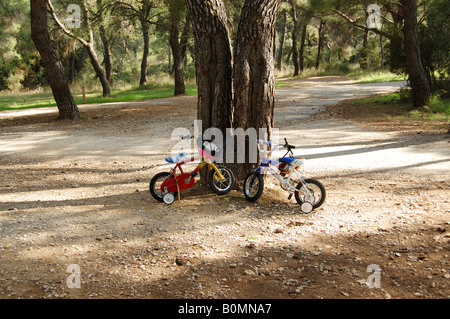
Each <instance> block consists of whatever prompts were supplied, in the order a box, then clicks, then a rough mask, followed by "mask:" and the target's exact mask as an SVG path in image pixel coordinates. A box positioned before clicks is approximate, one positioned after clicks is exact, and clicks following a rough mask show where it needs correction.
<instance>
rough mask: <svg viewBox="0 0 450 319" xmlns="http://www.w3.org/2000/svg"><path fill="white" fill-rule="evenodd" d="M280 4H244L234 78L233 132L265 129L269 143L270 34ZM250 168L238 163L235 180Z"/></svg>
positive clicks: (274, 0) (264, 0)
mask: <svg viewBox="0 0 450 319" xmlns="http://www.w3.org/2000/svg"><path fill="white" fill-rule="evenodd" d="M279 5H280V1H279V0H256V1H255V0H246V1H245V2H244V6H243V8H242V12H241V17H240V21H239V26H238V31H237V39H236V54H235V62H234V68H233V78H234V101H233V109H234V114H233V115H234V122H233V127H234V128H243V129H244V130H247V129H248V128H254V129H256V131H257V132H258V133H259V129H261V128H263V129H265V132H266V136H265V137H260V138H266V139H268V140H270V139H271V133H272V128H273V111H274V105H275V85H274V84H275V70H274V69H275V67H274V58H273V41H272V39H273V34H274V33H275V22H276V17H277V13H278V8H279ZM250 167H251V164H250V163H248V159H246V163H238V164H237V165H235V169H234V174H235V175H236V178H237V179H238V180H241V179H243V177H244V176H245V174H246V173H248V170H249V168H250Z"/></svg>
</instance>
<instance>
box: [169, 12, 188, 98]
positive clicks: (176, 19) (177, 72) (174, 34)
mask: <svg viewBox="0 0 450 319" xmlns="http://www.w3.org/2000/svg"><path fill="white" fill-rule="evenodd" d="M169 14H170V28H169V45H170V48H171V49H172V56H173V69H172V71H173V73H174V77H175V89H174V95H181V94H185V93H186V91H185V87H184V69H183V56H184V55H183V50H182V49H183V47H182V43H181V40H180V24H181V21H180V19H181V17H180V14H179V12H178V11H177V8H175V7H174V6H169Z"/></svg>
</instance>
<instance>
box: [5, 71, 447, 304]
mask: <svg viewBox="0 0 450 319" xmlns="http://www.w3.org/2000/svg"><path fill="white" fill-rule="evenodd" d="M400 85H401V83H380V84H354V83H350V82H348V81H344V80H342V79H340V78H334V77H328V78H310V79H305V80H296V81H293V83H291V87H290V88H289V89H281V90H278V91H277V93H276V96H277V103H276V111H275V127H277V128H279V129H280V135H281V136H282V137H287V138H288V140H289V141H290V142H291V143H292V144H295V145H297V146H298V148H297V149H296V152H295V154H299V155H300V154H302V155H304V156H305V158H306V159H307V162H306V164H305V167H304V173H305V175H306V176H308V177H316V178H318V179H319V180H321V181H322V182H323V183H324V185H325V187H326V189H327V199H326V202H325V204H324V205H323V206H322V207H321V208H319V209H318V210H315V211H313V212H312V213H310V214H307V215H305V214H301V213H300V210H299V206H298V205H297V204H296V203H295V200H294V199H291V200H288V199H287V196H286V193H284V192H283V191H281V190H280V188H279V187H278V186H277V185H275V184H271V185H270V184H269V185H267V187H266V188H265V191H264V194H263V196H262V197H261V199H260V200H259V201H258V202H256V203H249V202H247V201H246V200H245V198H244V197H243V195H242V194H241V193H240V192H237V191H232V192H231V193H230V194H229V195H227V196H217V195H215V194H213V193H212V192H211V191H209V190H207V189H202V188H199V187H195V188H194V189H192V190H189V191H186V192H184V193H182V196H181V201H176V202H175V203H174V204H172V205H170V206H167V205H165V204H161V203H157V202H156V201H155V200H154V199H153V198H152V197H151V196H150V194H149V192H148V182H149V180H150V178H151V177H152V176H153V175H154V174H156V173H157V172H158V171H161V170H164V169H159V170H158V168H157V167H155V165H159V164H163V163H164V161H163V159H164V157H166V156H167V155H169V153H170V150H171V148H172V147H173V145H174V144H175V143H176V141H175V140H171V132H172V130H173V129H174V128H177V127H184V128H188V129H190V130H192V125H193V123H194V118H195V109H196V97H177V98H175V97H174V98H169V99H161V100H152V101H143V102H139V103H121V104H115V105H114V107H112V105H108V106H106V105H98V106H81V107H80V109H81V111H82V114H83V119H82V120H81V121H78V122H75V123H74V122H68V121H58V120H55V114H56V113H55V110H52V109H49V110H38V111H37V113H35V112H36V111H29V110H28V111H21V112H18V111H14V112H5V113H3V112H2V113H0V136H1V139H0V168H1V172H2V175H1V177H2V178H1V181H0V298H286V299H287V298H300V299H303V298H448V297H449V296H450V293H449V291H450V290H449V279H450V267H449V249H450V243H449V240H450V232H449V230H450V224H449V212H450V204H449V194H450V192H449V186H450V182H449V181H450V178H449V168H450V167H449V162H450V151H449V144H448V136H447V135H444V134H427V133H423V134H416V133H415V132H412V133H411V132H410V133H407V134H404V133H400V132H397V131H386V130H383V131H382V130H380V129H378V128H376V127H373V126H369V125H363V124H357V123H355V122H351V121H344V120H342V119H338V118H334V117H330V116H321V114H322V113H321V112H323V111H324V108H325V107H326V106H329V105H334V104H336V103H338V102H339V101H342V100H344V99H349V98H355V97H358V96H365V95H372V94H375V93H385V92H392V91H395V90H396V89H397V88H398V87H399V86H400ZM32 113H35V114H32ZM70 265H75V266H70ZM68 267H72V268H69V270H70V269H79V270H80V272H79V277H76V278H75V277H73V276H72V277H70V276H71V275H74V274H72V273H70V272H68ZM73 267H75V268H73ZM77 267H78V268H77ZM376 269H378V271H376V272H374V270H376ZM371 275H373V276H371ZM74 278H75V279H78V278H79V279H80V285H79V288H77V287H75V288H71V287H73V284H74V283H75V284H76V280H75V279H74ZM68 279H69V281H70V280H71V279H74V280H75V281H70V282H68ZM367 283H373V284H375V287H374V288H369V287H368V285H367Z"/></svg>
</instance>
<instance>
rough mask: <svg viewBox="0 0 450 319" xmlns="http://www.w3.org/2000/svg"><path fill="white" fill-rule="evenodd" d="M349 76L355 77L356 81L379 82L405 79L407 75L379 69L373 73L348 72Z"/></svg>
mask: <svg viewBox="0 0 450 319" xmlns="http://www.w3.org/2000/svg"><path fill="white" fill-rule="evenodd" d="M347 76H349V77H355V81H356V82H357V83H379V82H393V81H406V79H407V77H406V76H405V75H402V74H396V73H392V72H389V71H379V72H373V73H366V72H364V73H362V74H355V73H351V74H348V75H347Z"/></svg>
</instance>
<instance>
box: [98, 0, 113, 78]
mask: <svg viewBox="0 0 450 319" xmlns="http://www.w3.org/2000/svg"><path fill="white" fill-rule="evenodd" d="M97 10H98V14H99V17H100V25H99V33H100V39H101V40H102V44H103V57H104V58H103V62H104V63H105V72H106V79H107V80H108V83H109V85H112V84H113V66H112V65H113V63H112V53H111V41H110V39H108V36H107V33H106V29H105V25H104V22H105V21H104V20H105V19H104V10H103V3H102V0H97Z"/></svg>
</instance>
